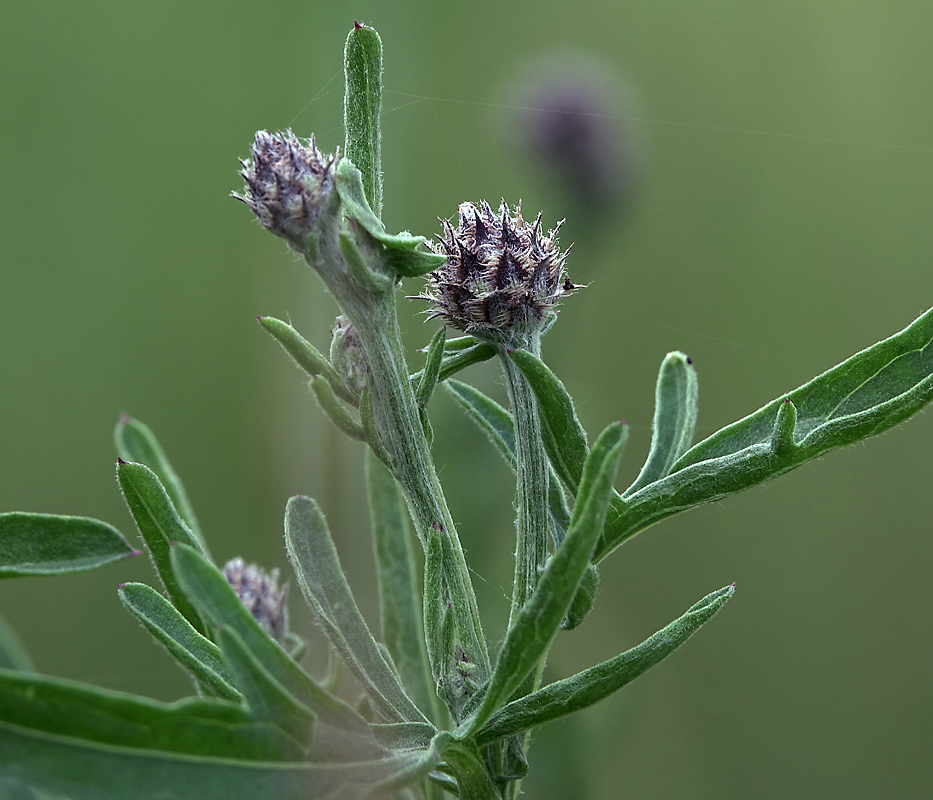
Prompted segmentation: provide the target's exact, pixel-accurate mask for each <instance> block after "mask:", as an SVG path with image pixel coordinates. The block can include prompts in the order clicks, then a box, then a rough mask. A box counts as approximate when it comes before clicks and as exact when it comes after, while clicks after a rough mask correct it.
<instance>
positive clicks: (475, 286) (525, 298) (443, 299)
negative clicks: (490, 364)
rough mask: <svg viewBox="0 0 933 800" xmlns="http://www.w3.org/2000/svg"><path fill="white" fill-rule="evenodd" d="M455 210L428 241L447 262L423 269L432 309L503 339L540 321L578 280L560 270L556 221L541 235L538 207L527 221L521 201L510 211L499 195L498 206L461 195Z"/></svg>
mask: <svg viewBox="0 0 933 800" xmlns="http://www.w3.org/2000/svg"><path fill="white" fill-rule="evenodd" d="M459 211H460V224H459V225H458V227H457V228H456V229H455V228H454V227H453V226H452V225H451V224H450V223H449V222H446V221H443V225H444V236H443V237H438V244H435V245H432V247H433V249H434V251H435V252H436V253H439V254H441V255H444V256H445V257H446V258H447V262H446V263H445V264H444V265H443V266H442V267H441V268H440V269H438V270H436V271H434V272H432V273H431V274H430V277H429V280H428V284H427V286H426V288H425V294H423V295H421V297H422V299H425V300H429V301H431V302H432V303H433V304H434V309H433V310H432V312H431V316H432V317H441V318H443V319H444V320H446V321H447V322H448V323H449V324H450V325H452V326H454V327H455V328H459V329H460V330H462V331H466V332H468V333H472V334H474V335H477V336H482V337H486V338H490V339H493V340H495V341H499V342H504V343H508V342H509V341H510V340H511V339H512V338H513V337H514V335H515V334H516V333H523V334H524V333H534V332H541V331H543V330H544V329H546V327H547V326H548V325H549V324H550V323H551V321H552V320H553V318H554V316H555V314H556V313H557V312H556V311H555V308H554V307H555V305H556V304H557V301H558V300H559V299H560V298H561V297H563V296H564V295H565V294H568V293H569V292H572V291H573V290H574V289H577V288H579V287H578V286H575V285H574V284H573V283H571V282H570V279H569V278H568V277H567V276H566V273H565V272H564V262H565V260H566V258H567V251H564V252H561V250H560V249H559V248H558V246H557V232H558V230H559V229H560V224H558V226H557V228H555V229H554V230H552V231H550V232H549V233H548V234H547V235H545V234H544V233H543V231H542V230H541V215H540V214H539V215H538V218H537V219H536V220H535V222H534V224H529V223H527V222H526V221H525V220H524V219H522V212H521V206H520V205H519V206H518V207H516V209H515V213H514V215H513V214H511V213H510V212H509V207H508V206H507V205H506V204H505V201H503V202H502V205H501V206H500V207H499V211H498V213H494V212H493V210H492V209H491V208H490V207H489V204H488V203H486V202H485V201H484V202H482V203H480V206H479V208H477V207H476V206H474V205H473V204H472V203H463V204H462V205H461V206H460V209H459Z"/></svg>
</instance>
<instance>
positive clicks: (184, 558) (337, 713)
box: [171, 545, 369, 735]
mask: <svg viewBox="0 0 933 800" xmlns="http://www.w3.org/2000/svg"><path fill="white" fill-rule="evenodd" d="M171 558H172V566H173V567H174V569H175V571H176V573H177V575H178V580H179V583H180V584H181V586H182V588H183V589H184V590H185V592H186V593H187V594H188V596H189V597H190V598H191V601H192V602H193V603H194V604H195V606H196V607H197V609H198V611H199V612H201V614H203V616H204V617H205V618H206V619H207V620H209V621H210V624H211V626H212V627H213V628H215V629H216V628H217V627H219V626H221V625H227V626H229V627H230V628H231V629H232V630H234V631H235V632H236V633H237V634H238V635H239V636H240V638H241V639H242V640H243V643H244V645H245V646H246V647H247V648H248V649H249V650H250V652H251V653H252V654H253V656H254V657H255V658H256V660H257V661H259V663H260V664H262V666H263V668H264V669H265V670H267V671H268V673H269V674H270V675H271V676H272V677H273V678H274V679H275V680H276V681H278V683H279V684H280V685H281V686H282V687H283V688H284V689H285V690H286V691H287V692H288V693H289V694H291V696H292V697H293V698H295V699H296V700H298V701H299V702H301V703H303V704H304V705H305V706H307V707H308V708H310V709H311V710H312V711H314V713H315V714H317V715H318V717H319V719H321V720H323V721H325V722H327V723H328V724H331V725H333V726H334V727H338V728H344V729H345V730H348V731H351V732H358V733H361V734H364V735H368V733H369V729H368V728H367V726H366V722H365V721H364V720H363V718H362V717H360V716H359V715H358V714H357V713H356V712H354V711H353V710H352V709H351V708H350V707H349V706H347V705H346V703H344V702H343V701H341V700H338V699H337V698H336V697H334V696H333V695H331V694H330V693H329V692H326V691H325V690H324V689H322V688H321V687H320V686H318V685H317V684H316V683H315V682H314V681H313V680H312V679H311V676H309V675H308V674H307V673H306V672H305V671H304V670H303V669H301V667H299V666H298V664H296V663H295V662H294V661H293V660H292V659H291V657H290V656H289V655H288V653H286V652H285V651H284V650H283V649H282V648H281V646H280V645H279V644H278V642H276V641H275V640H274V639H273V638H272V637H271V636H269V634H267V633H266V632H265V631H264V630H263V629H262V626H261V625H260V624H259V623H258V622H257V621H256V620H255V619H253V616H252V614H250V613H249V611H248V610H247V609H246V607H245V606H244V605H243V603H242V602H240V598H239V597H238V596H237V594H236V592H235V591H234V590H233V587H232V586H230V584H229V583H227V579H226V578H224V576H223V575H222V574H221V572H220V571H219V570H218V569H217V568H216V567H215V566H214V565H213V564H211V563H210V562H208V561H207V560H206V559H205V558H204V557H203V556H201V555H200V553H198V552H197V551H196V550H193V549H192V548H190V547H186V546H185V545H178V546H176V547H173V548H172V554H171Z"/></svg>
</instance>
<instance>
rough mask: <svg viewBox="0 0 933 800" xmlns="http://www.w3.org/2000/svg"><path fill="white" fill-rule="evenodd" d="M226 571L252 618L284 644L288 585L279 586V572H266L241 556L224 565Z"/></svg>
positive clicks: (286, 631) (286, 625)
mask: <svg viewBox="0 0 933 800" xmlns="http://www.w3.org/2000/svg"><path fill="white" fill-rule="evenodd" d="M223 574H224V577H225V578H226V579H227V583H229V584H230V585H231V586H232V587H233V589H234V591H236V593H237V595H238V596H239V598H240V600H241V601H242V602H243V605H244V606H246V608H247V610H248V611H249V613H250V614H252V615H253V619H255V620H256V622H258V623H259V624H260V625H261V626H262V628H263V630H264V631H265V632H266V633H268V634H269V635H270V636H271V637H272V638H273V639H275V640H276V641H277V642H279V643H282V642H283V641H284V640H285V636H286V634H287V633H288V615H287V613H286V610H285V597H286V595H287V594H288V587H287V586H283V587H282V588H281V589H279V571H278V570H277V569H274V570H272V571H271V572H268V573H267V572H265V571H264V570H262V569H260V568H259V567H257V566H256V565H255V564H249V565H247V564H246V562H245V561H244V560H243V559H242V558H234V559H232V560H231V561H228V562H227V563H226V564H225V565H224V568H223Z"/></svg>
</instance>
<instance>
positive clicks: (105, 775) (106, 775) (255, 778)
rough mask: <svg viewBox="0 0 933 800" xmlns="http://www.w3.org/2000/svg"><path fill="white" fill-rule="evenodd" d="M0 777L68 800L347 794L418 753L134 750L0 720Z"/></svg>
mask: <svg viewBox="0 0 933 800" xmlns="http://www.w3.org/2000/svg"><path fill="white" fill-rule="evenodd" d="M0 753H2V754H3V755H2V758H0V777H9V778H13V779H21V780H24V781H27V782H29V783H31V784H34V785H36V786H38V787H40V788H42V789H45V790H48V791H50V792H56V793H59V792H60V793H62V794H64V795H67V797H68V798H69V800H165V799H166V798H171V800H230V798H240V797H243V798H257V799H258V798H262V799H263V800H265V799H266V798H270V800H271V799H272V798H274V799H275V800H309V798H322V800H337V798H340V800H350V798H360V797H362V796H363V795H364V794H365V793H366V791H367V789H368V787H370V786H373V785H374V784H377V783H378V782H379V781H383V780H386V779H388V778H391V777H392V776H393V775H396V774H398V773H400V772H401V773H406V772H407V771H408V770H410V769H411V768H412V766H413V765H416V764H420V763H422V760H423V751H419V750H406V751H400V752H397V753H394V754H392V755H391V756H389V757H385V758H379V759H375V760H371V761H360V762H349V763H274V762H261V761H258V760H257V761H246V760H234V759H233V758H229V757H228V758H224V757H208V756H197V755H187V754H176V753H167V752H160V751H153V750H139V749H134V748H131V747H124V746H119V745H110V744H101V743H98V742H94V741H88V740H85V739H81V738H77V737H70V736H60V735H55V734H48V733H45V732H42V731H36V730H34V729H30V728H27V727H20V726H16V725H7V724H5V723H2V722H0Z"/></svg>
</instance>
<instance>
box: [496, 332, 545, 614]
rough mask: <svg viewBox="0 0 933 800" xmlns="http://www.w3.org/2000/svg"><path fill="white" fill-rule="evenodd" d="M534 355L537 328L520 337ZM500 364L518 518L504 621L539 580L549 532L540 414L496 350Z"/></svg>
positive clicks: (514, 368) (537, 350) (537, 349)
mask: <svg viewBox="0 0 933 800" xmlns="http://www.w3.org/2000/svg"><path fill="white" fill-rule="evenodd" d="M521 346H522V347H523V349H526V350H528V351H530V352H531V353H533V354H534V355H536V356H539V355H540V353H541V344H540V339H539V338H538V335H537V333H531V334H529V335H528V336H527V337H525V341H522V342H521ZM500 361H501V362H502V366H503V369H504V370H505V376H506V385H507V387H508V392H509V402H510V405H511V407H512V418H513V420H514V424H515V449H516V456H517V462H518V476H517V479H518V480H517V495H518V521H517V536H516V542H515V580H514V583H513V585H512V610H511V613H510V616H509V627H511V625H512V622H513V621H514V619H515V615H516V614H517V613H518V612H519V611H520V610H521V607H522V606H523V605H524V604H525V602H526V601H527V600H528V598H529V597H530V596H531V593H532V592H533V591H534V588H535V585H536V584H537V582H538V576H539V575H540V574H541V570H542V569H543V567H544V562H545V559H546V558H547V537H548V459H547V453H546V452H545V449H544V442H543V440H542V438H541V418H540V416H539V415H538V405H537V401H536V399H535V396H534V391H533V390H532V388H531V386H530V385H529V383H528V380H527V378H525V376H524V375H523V374H522V372H521V370H520V369H518V367H517V366H516V365H515V363H514V362H513V361H512V359H510V358H509V357H508V355H507V354H506V353H504V352H503V353H501V354H500Z"/></svg>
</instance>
